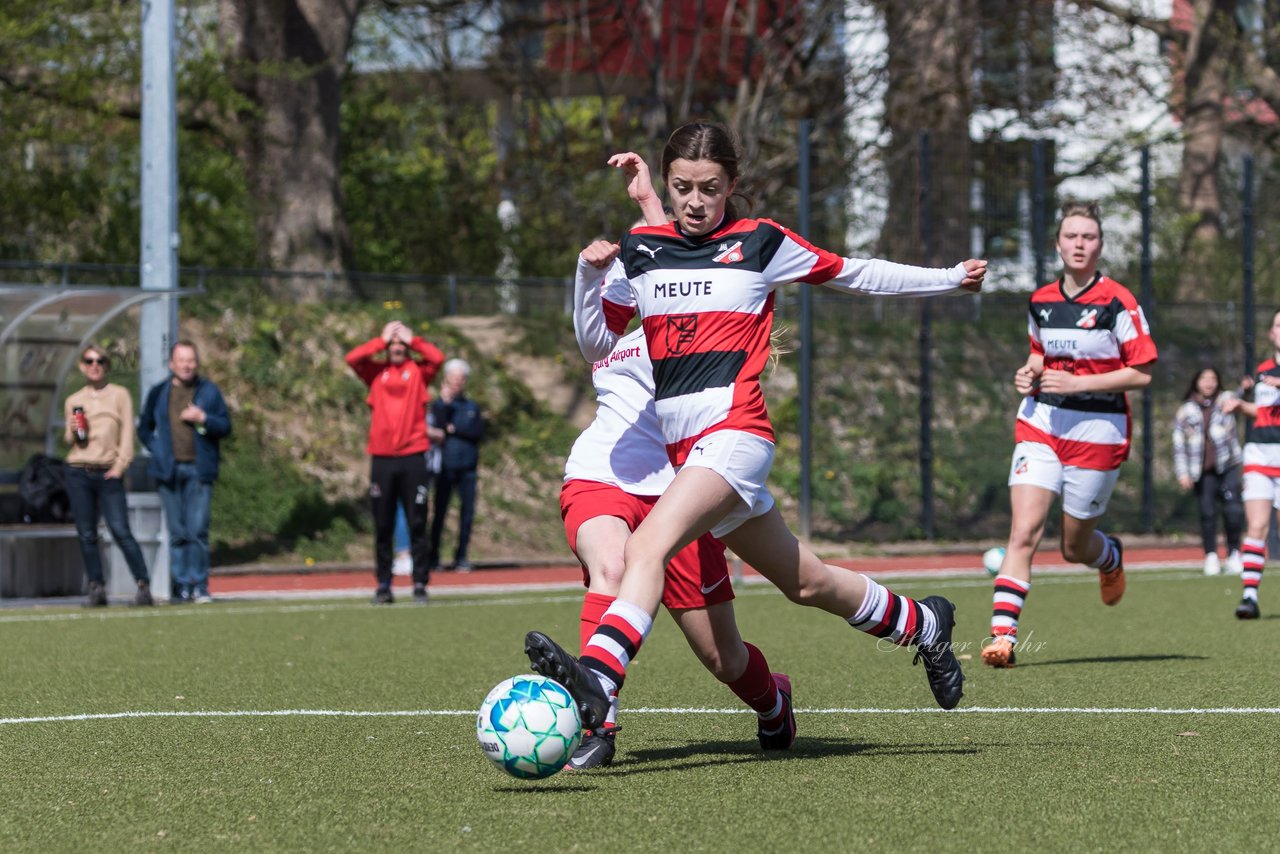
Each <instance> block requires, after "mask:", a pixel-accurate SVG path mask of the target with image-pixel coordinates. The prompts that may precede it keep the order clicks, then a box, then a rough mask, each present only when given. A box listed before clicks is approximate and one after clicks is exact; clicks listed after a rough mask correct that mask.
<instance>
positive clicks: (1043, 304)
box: [982, 202, 1156, 667]
mask: <svg viewBox="0 0 1280 854" xmlns="http://www.w3.org/2000/svg"><path fill="white" fill-rule="evenodd" d="M1058 254H1059V255H1061V256H1062V266H1063V272H1062V276H1061V277H1060V278H1059V279H1058V280H1057V281H1056V282H1051V283H1049V284H1047V285H1044V286H1043V287H1041V288H1039V289H1038V290H1036V291H1035V292H1034V293H1033V294H1032V295H1031V307H1030V312H1029V314H1028V319H1027V329H1028V331H1029V333H1030V336H1031V354H1030V356H1028V358H1027V361H1026V364H1024V365H1023V366H1022V367H1021V368H1019V369H1018V371H1017V373H1016V374H1015V375H1014V382H1013V384H1014V387H1015V388H1016V389H1017V390H1018V393H1019V394H1022V395H1025V397H1024V399H1023V401H1022V404H1021V406H1020V407H1019V409H1018V420H1017V427H1016V429H1015V432H1014V438H1015V440H1016V442H1017V444H1016V445H1015V446H1014V449H1013V465H1012V467H1011V469H1010V472H1009V501H1010V504H1011V505H1012V511H1013V518H1012V521H1011V523H1010V528H1009V544H1008V546H1006V548H1005V555H1004V561H1003V562H1002V563H1001V565H1000V572H999V574H998V575H997V576H996V580H995V597H994V605H993V606H992V616H991V642H990V643H989V644H988V645H987V646H986V647H984V648H983V650H982V660H983V661H984V662H985V663H986V664H988V665H990V666H991V667H1012V666H1013V665H1014V664H1015V663H1016V659H1015V655H1014V646H1015V645H1016V644H1017V639H1018V617H1019V616H1020V615H1021V613H1022V606H1023V603H1024V602H1025V600H1026V597H1027V591H1028V590H1030V589H1031V559H1032V556H1033V555H1034V554H1035V551H1036V547H1037V546H1038V545H1039V544H1040V538H1041V537H1042V536H1043V535H1044V526H1045V520H1046V519H1047V518H1048V516H1049V508H1050V506H1051V505H1052V504H1053V500H1054V498H1055V497H1056V496H1057V495H1059V494H1061V496H1062V543H1061V546H1062V556H1063V558H1065V559H1066V560H1068V561H1071V562H1072V563H1084V564H1088V565H1089V566H1092V567H1095V568H1097V570H1098V580H1099V582H1100V584H1101V588H1102V601H1103V603H1104V604H1107V605H1115V604H1116V603H1117V602H1119V601H1120V597H1121V596H1123V595H1124V587H1125V583H1124V551H1123V547H1122V545H1121V543H1120V540H1119V538H1118V537H1111V536H1107V535H1106V534H1104V533H1102V531H1100V530H1098V523H1099V522H1100V521H1101V520H1102V514H1104V513H1105V512H1106V511H1107V502H1108V501H1109V500H1110V498H1111V491H1112V490H1113V489H1114V488H1115V485H1116V480H1117V479H1118V478H1119V476H1120V464H1121V463H1123V462H1124V461H1125V459H1126V458H1128V456H1129V428H1130V418H1129V401H1128V398H1127V397H1126V396H1125V392H1127V391H1132V390H1135V389H1140V388H1145V387H1146V386H1147V385H1148V384H1149V383H1150V382H1151V366H1152V364H1153V363H1154V362H1155V360H1156V345H1155V342H1154V341H1153V340H1152V339H1151V331H1150V330H1149V329H1148V328H1147V321H1146V318H1145V317H1144V316H1143V314H1142V307H1141V306H1139V305H1138V301H1137V300H1136V299H1134V297H1133V294H1132V293H1130V292H1129V290H1128V289H1127V288H1125V286H1124V285H1122V284H1120V283H1119V282H1117V281H1115V280H1113V279H1109V278H1107V277H1106V276H1104V275H1102V274H1101V273H1100V272H1098V258H1099V257H1100V256H1101V255H1102V220H1101V218H1100V217H1099V215H1098V208H1097V206H1096V205H1094V204H1084V203H1080V202H1068V203H1067V204H1066V205H1064V206H1063V208H1062V218H1061V220H1059V222H1058Z"/></svg>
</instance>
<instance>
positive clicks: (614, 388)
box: [560, 263, 796, 770]
mask: <svg viewBox="0 0 1280 854" xmlns="http://www.w3.org/2000/svg"><path fill="white" fill-rule="evenodd" d="M581 267H582V264H581V263H580V264H579V275H578V279H579V281H581V279H582V272H583V271H582V269H581ZM591 380H592V384H593V385H594V386H595V390H596V402H597V409H596V417H595V420H594V421H592V422H591V424H590V426H588V427H587V429H586V430H584V431H583V432H582V435H580V436H579V437H578V439H577V441H576V442H574V444H573V450H572V451H570V453H569V459H568V461H567V462H566V463H565V483H564V489H563V490H562V492H561V494H560V511H561V516H562V517H563V519H564V526H565V536H566V537H567V538H568V540H569V547H570V548H571V549H573V552H574V554H576V555H577V556H578V559H579V561H581V563H582V570H583V582H584V583H585V584H586V585H587V595H586V597H585V599H584V600H583V604H582V612H581V620H580V631H581V635H582V646H583V648H585V647H586V645H587V642H588V641H589V640H590V638H591V636H592V635H593V634H594V633H595V630H596V629H597V628H598V627H599V625H600V619H601V617H602V616H603V615H604V613H605V612H606V611H607V610H608V608H609V606H610V605H611V604H613V601H614V599H615V598H616V597H617V593H618V586H619V584H620V583H621V580H622V572H623V563H622V555H623V549H624V548H625V546H626V543H627V538H628V537H630V536H631V532H632V531H633V530H635V528H636V527H637V526H638V525H639V524H640V523H641V522H642V521H643V520H644V518H645V517H646V516H648V515H649V511H650V510H651V509H652V508H653V506H654V504H655V503H657V500H658V496H660V495H661V494H662V492H663V490H664V489H666V488H667V485H668V484H670V483H671V480H672V478H674V477H675V472H674V471H673V470H672V468H671V463H670V461H669V460H668V459H667V452H666V449H665V448H664V447H663V442H662V431H661V428H660V426H659V424H658V416H657V413H656V412H655V409H654V403H653V367H652V366H651V365H650V363H649V354H648V352H647V351H646V350H645V347H644V332H643V330H641V329H636V330H635V331H634V332H632V333H631V334H629V335H625V336H623V337H622V338H621V339H620V340H619V341H618V344H617V346H616V347H614V348H613V350H612V351H611V352H610V353H609V354H608V355H606V356H605V357H604V358H602V359H598V360H596V361H595V362H594V363H593V364H592V368H591ZM733 598H734V596H733V585H732V583H731V582H730V580H729V568H728V564H727V563H726V561H725V557H724V546H723V545H722V544H721V543H720V542H719V541H718V540H716V539H715V538H714V537H712V536H711V535H710V534H705V535H703V536H702V537H699V538H698V539H697V540H695V541H694V542H692V543H690V544H689V545H687V546H685V547H684V548H683V549H681V550H680V552H678V553H677V554H676V555H675V557H673V558H672V559H671V562H670V563H669V564H667V568H666V585H665V588H664V591H663V596H662V603H663V604H664V605H665V606H666V608H667V611H668V612H669V613H670V614H671V616H672V618H673V619H674V620H675V621H676V624H677V625H678V626H679V627H680V630H681V631H683V632H684V635H685V639H686V640H688V642H689V646H690V647H691V648H692V649H693V651H694V653H695V654H696V655H697V656H698V658H699V660H701V661H702V663H703V664H704V665H705V666H706V668H707V669H708V670H709V671H711V674H712V675H713V676H715V677H716V678H717V679H718V680H720V681H721V682H723V683H725V685H727V686H728V687H729V689H730V690H731V691H733V692H734V694H736V695H737V696H738V697H739V698H740V699H741V700H742V701H743V702H745V703H746V704H747V705H748V706H750V707H751V708H752V709H753V710H754V711H755V712H756V715H757V720H758V733H757V734H758V736H759V739H760V746H761V747H762V748H764V749H766V750H786V749H788V748H790V747H791V745H792V744H793V743H794V741H795V731H796V727H795V714H794V713H793V711H792V708H791V680H790V679H789V678H788V677H787V676H786V675H785V674H781V673H777V674H775V673H772V672H771V671H770V669H769V663H768V661H767V660H766V659H765V657H764V654H763V653H761V652H760V650H759V649H758V648H756V647H755V646H752V645H751V644H749V643H745V642H744V641H743V640H742V637H741V635H740V634H739V633H738V625H737V621H736V620H735V618H734V613H733ZM611 700H612V701H613V702H612V703H611V708H610V711H609V714H608V716H607V717H606V720H605V722H604V723H603V724H602V725H600V726H597V727H594V728H588V729H587V731H586V732H584V733H583V738H582V741H581V743H580V744H579V746H578V749H577V751H576V752H575V753H574V755H573V757H572V758H571V759H570V760H569V767H570V768H574V769H579V770H583V769H587V768H596V767H600V766H603V765H609V764H611V763H612V761H613V755H614V751H615V750H616V737H617V731H618V727H617V695H616V693H615V694H614V695H613V696H612V697H611Z"/></svg>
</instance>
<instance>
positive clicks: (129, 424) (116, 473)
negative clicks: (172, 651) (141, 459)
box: [64, 344, 153, 608]
mask: <svg viewBox="0 0 1280 854" xmlns="http://www.w3.org/2000/svg"><path fill="white" fill-rule="evenodd" d="M110 367H111V359H110V357H109V356H108V355H107V351H106V350H104V349H102V348H101V347H99V346H98V345H96V344H90V345H89V346H87V347H85V348H84V350H83V351H82V352H81V353H80V373H82V374H84V376H85V379H86V380H87V381H88V382H87V383H86V384H85V386H84V388H82V389H80V390H79V391H77V392H75V393H74V394H72V395H71V396H70V397H68V398H67V402H66V403H65V404H64V416H65V420H66V425H67V426H66V431H65V434H64V438H65V439H66V442H67V444H68V445H70V446H71V451H70V453H68V454H67V460H66V469H65V471H66V486H67V497H68V499H69V500H70V502H71V513H72V515H73V516H75V520H76V534H77V535H78V536H79V539H80V554H81V555H82V556H83V557H84V571H85V575H87V576H88V577H89V598H88V600H86V602H85V605H86V607H90V608H94V607H102V606H105V605H106V604H107V590H106V584H105V580H104V578H103V575H102V556H101V555H100V554H99V553H98V520H99V518H101V519H105V520H106V523H107V527H108V528H109V529H110V530H111V538H112V539H113V540H114V541H115V542H116V543H117V544H118V545H119V546H120V551H121V552H123V553H124V559H125V562H126V563H127V564H128V565H129V572H130V573H131V574H132V575H133V578H134V581H135V582H136V583H137V585H138V592H137V593H136V594H135V595H134V597H133V604H135V605H151V604H153V601H152V598H151V578H150V576H149V575H148V574H147V564H146V562H145V561H144V560H143V558H142V549H140V548H139V547H138V541H137V540H135V539H134V538H133V532H132V531H130V530H129V508H128V505H127V502H126V499H125V491H124V474H125V472H126V471H128V470H129V463H130V462H132V461H133V437H134V432H133V398H132V397H130V395H129V392H128V391H127V390H126V389H125V388H123V387H122V386H118V385H115V384H114V383H109V382H107V370H108V369H109V368H110Z"/></svg>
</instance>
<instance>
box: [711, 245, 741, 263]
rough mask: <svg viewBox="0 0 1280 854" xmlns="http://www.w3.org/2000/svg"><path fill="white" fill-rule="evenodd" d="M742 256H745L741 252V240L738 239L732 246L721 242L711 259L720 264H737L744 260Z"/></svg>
mask: <svg viewBox="0 0 1280 854" xmlns="http://www.w3.org/2000/svg"><path fill="white" fill-rule="evenodd" d="M744 258H745V256H744V255H743V254H742V241H741V240H739V241H738V242H736V243H734V244H733V245H732V246H726V245H725V244H723V243H721V244H720V251H719V252H717V253H716V255H715V257H714V258H712V259H711V260H713V261H716V262H718V263H720V264H737V263H738V262H739V261H742V260H744Z"/></svg>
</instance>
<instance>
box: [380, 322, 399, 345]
mask: <svg viewBox="0 0 1280 854" xmlns="http://www.w3.org/2000/svg"><path fill="white" fill-rule="evenodd" d="M399 323H400V321H398V320H388V321H387V322H386V325H384V326H383V327H382V340H383V341H386V342H387V343H388V344H390V343H391V340H392V339H393V338H395V337H396V326H397V325H398V324H399Z"/></svg>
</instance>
